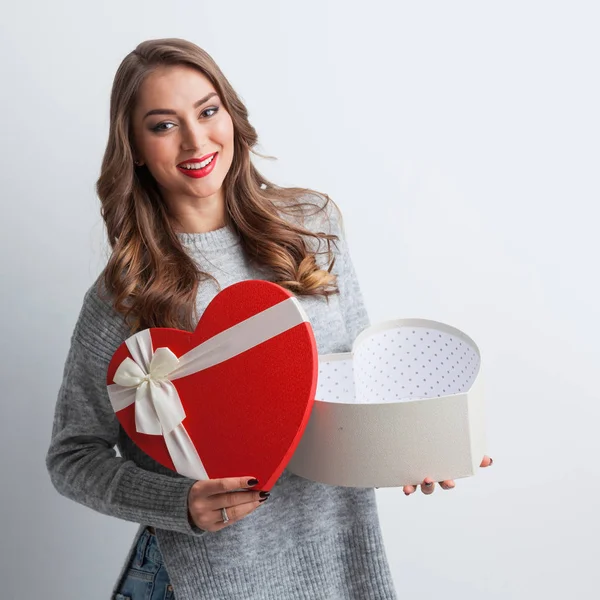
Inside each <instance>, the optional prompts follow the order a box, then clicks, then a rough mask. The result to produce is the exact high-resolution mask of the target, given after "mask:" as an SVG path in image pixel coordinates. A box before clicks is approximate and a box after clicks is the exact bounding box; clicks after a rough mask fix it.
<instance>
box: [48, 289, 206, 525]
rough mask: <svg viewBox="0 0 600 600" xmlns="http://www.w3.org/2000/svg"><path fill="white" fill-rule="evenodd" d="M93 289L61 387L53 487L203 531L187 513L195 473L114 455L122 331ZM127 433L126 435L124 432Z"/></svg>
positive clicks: (139, 516) (147, 520) (103, 507)
mask: <svg viewBox="0 0 600 600" xmlns="http://www.w3.org/2000/svg"><path fill="white" fill-rule="evenodd" d="M93 290H94V288H92V290H90V291H89V292H88V293H87V294H86V298H85V300H84V304H83V307H82V310H81V313H80V315H79V319H78V321H77V324H76V326H75V330H74V332H73V335H72V338H71V346H70V349H69V353H68V356H67V359H66V363H65V368H64V373H63V380H62V384H61V387H60V390H59V393H58V399H57V402H56V408H55V413H54V422H53V427H52V436H51V442H50V447H49V449H48V452H47V455H46V466H47V469H48V472H49V474H50V479H51V481H52V484H53V485H54V487H55V488H56V490H57V491H58V492H59V493H60V494H62V495H63V496H66V497H67V498H70V499H71V500H74V501H75V502H78V503H80V504H83V505H85V506H88V507H90V508H92V509H94V510H96V511H98V512H101V513H103V514H106V515H110V516H113V517H117V518H120V519H124V520H126V521H133V522H137V523H141V524H144V525H151V526H154V527H157V528H162V529H170V530H174V531H178V532H182V533H187V534H190V535H202V534H204V533H205V532H204V531H203V530H201V529H198V528H197V527H195V526H194V525H193V524H191V523H190V522H189V520H188V505H187V502H188V493H189V490H190V488H191V486H192V485H193V484H194V480H193V479H189V478H187V477H182V476H180V475H178V474H176V473H173V476H171V475H166V474H162V473H154V472H152V471H148V470H146V469H143V468H141V467H139V466H138V465H137V464H136V463H134V462H133V461H132V460H126V459H124V458H122V457H120V456H117V453H116V451H115V446H116V444H117V441H118V438H119V435H120V434H122V431H120V424H119V422H118V420H117V417H116V415H115V413H114V411H113V409H112V406H111V404H110V400H109V397H108V391H107V388H106V371H107V368H108V364H109V362H110V360H111V358H112V354H113V353H114V351H115V350H116V348H118V346H119V345H120V343H121V342H122V341H123V340H124V339H125V337H126V335H125V337H123V336H122V335H121V336H119V333H120V332H119V326H118V324H116V323H118V321H116V319H115V317H114V315H111V314H110V311H111V310H112V307H109V306H107V305H106V304H104V303H103V302H102V301H100V300H99V299H98V298H97V297H96V295H95V293H94V291H93ZM123 435H124V434H123Z"/></svg>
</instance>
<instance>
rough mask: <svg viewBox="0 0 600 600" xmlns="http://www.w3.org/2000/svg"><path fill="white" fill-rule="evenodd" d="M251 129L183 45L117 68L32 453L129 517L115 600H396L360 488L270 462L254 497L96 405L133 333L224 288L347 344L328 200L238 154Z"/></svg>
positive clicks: (87, 497) (347, 268) (323, 348)
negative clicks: (94, 196) (278, 300)
mask: <svg viewBox="0 0 600 600" xmlns="http://www.w3.org/2000/svg"><path fill="white" fill-rule="evenodd" d="M257 139H258V138H257V135H256V131H255V130H254V128H253V127H252V125H251V124H250V122H249V121H248V113H247V110H246V107H245V106H244V104H243V103H242V102H241V100H240V98H239V97H238V95H237V94H236V93H235V91H234V90H233V88H232V87H231V85H230V84H229V82H228V81H227V79H226V78H225V76H224V75H223V74H222V72H221V71H220V69H219V68H218V67H217V65H216V64H215V63H214V61H213V60H212V58H211V57H210V56H209V55H208V54H207V53H206V52H205V51H204V50H202V49H201V48H198V47H197V46H195V45H194V44H192V43H190V42H187V41H185V40H179V39H164V40H149V41H146V42H143V43H141V44H140V45H139V46H138V47H137V48H136V49H135V50H134V51H133V52H131V53H130V54H129V55H127V56H126V57H125V59H124V60H123V62H122V63H121V65H120V66H119V68H118V70H117V73H116V76H115V80H114V84H113V89H112V94H111V105H110V130H109V135H108V142H107V147H106V152H105V155H104V159H103V163H102V169H101V174H100V177H99V179H98V182H97V191H98V195H99V198H100V201H101V203H102V216H103V218H104V221H105V224H106V229H107V233H108V239H109V241H110V244H111V247H112V253H111V256H110V258H109V260H108V264H107V265H106V267H105V269H104V270H103V272H102V274H101V275H100V277H99V278H98V281H97V283H96V284H95V285H94V286H92V287H91V288H90V290H89V291H88V293H87V294H86V297H85V299H84V302H83V307H82V309H81V313H80V315H79V319H78V321H77V324H76V326H75V331H74V333H73V336H72V339H71V348H70V351H69V355H68V357H67V363H66V368H65V370H64V375H63V377H64V378H63V383H62V386H61V389H60V393H59V397H58V400H57V404H56V410H55V419H54V427H53V432H52V441H51V444H50V448H49V450H48V454H47V459H46V460H47V466H48V471H49V473H50V476H51V479H52V482H53V484H54V486H55V487H56V489H57V490H58V491H59V492H60V493H61V494H64V495H65V496H68V497H69V498H72V499H73V500H75V501H76V502H79V503H82V504H84V505H86V506H89V507H90V508H92V509H94V510H97V511H99V512H102V513H104V514H108V515H111V516H114V517H117V518H120V519H124V520H128V521H133V522H136V523H139V524H140V529H139V531H138V535H137V536H136V539H135V541H134V543H133V544H132V548H131V551H130V553H129V555H128V557H127V559H126V561H125V563H124V565H123V570H122V573H121V575H120V576H119V577H118V578H117V581H116V584H115V587H114V590H113V596H112V597H113V598H119V599H126V600H138V599H140V600H141V599H145V600H156V599H158V598H160V599H161V600H162V599H164V598H173V597H175V598H177V600H201V599H207V600H208V599H210V600H228V599H230V598H244V599H246V600H267V599H269V600H271V599H275V598H277V599H285V600H301V599H302V600H326V599H332V598H336V599H337V598H339V599H342V598H344V599H356V600H367V599H370V600H391V599H393V598H395V597H396V596H395V592H394V588H393V585H392V580H391V576H390V572H389V568H388V564H387V559H386V555H385V551H384V546H383V541H382V537H381V532H380V529H379V520H378V514H377V506H376V502H375V494H374V490H373V489H357V488H343V487H334V486H325V485H323V484H320V483H316V482H313V481H309V480H307V479H303V478H301V477H297V476H295V475H293V474H292V473H291V472H289V471H287V470H286V471H284V472H283V474H282V475H281V477H280V478H279V479H278V481H277V482H276V484H275V485H274V486H273V487H272V488H271V494H272V495H273V500H271V501H270V502H268V501H267V500H268V499H269V497H270V493H269V492H267V491H264V490H261V485H265V487H266V483H267V482H260V481H258V480H257V479H256V474H253V473H237V474H236V475H239V476H236V477H230V478H226V479H209V480H201V481H195V480H194V479H190V478H188V477H184V476H181V475H179V474H177V473H175V472H174V471H171V470H169V469H167V468H165V467H163V466H161V465H160V464H158V463H157V462H155V461H154V460H152V459H151V458H150V457H149V456H147V455H146V454H144V452H142V451H141V450H140V449H139V448H138V447H137V446H136V445H135V444H134V443H133V442H132V440H131V439H130V438H129V437H128V436H127V435H126V434H125V433H124V431H123V429H122V428H121V427H120V425H119V422H118V420H117V418H116V416H115V413H114V411H113V409H112V406H111V404H110V400H109V398H108V393H107V381H106V378H107V369H108V365H109V363H110V361H111V358H112V356H113V354H114V352H115V350H116V349H117V348H118V347H119V346H120V345H121V344H122V342H123V341H124V340H126V339H127V338H129V337H130V336H131V334H132V333H133V332H135V331H138V330H140V329H146V328H149V327H173V328H177V329H182V330H186V331H192V330H193V329H194V328H195V326H196V324H197V323H198V319H199V317H200V315H201V314H202V312H203V311H204V309H205V308H206V306H207V305H208V304H209V302H210V301H211V300H212V299H213V298H214V297H215V295H216V294H217V293H218V291H219V289H220V288H224V287H227V286H230V285H232V284H234V283H236V282H238V281H242V280H248V279H265V280H268V281H271V282H274V283H277V284H279V285H280V286H282V287H285V288H287V289H288V290H290V291H291V292H293V294H294V295H295V296H296V298H297V301H298V302H299V304H301V306H302V308H303V310H304V311H305V313H306V315H307V318H308V319H309V321H310V324H311V326H312V330H313V332H314V338H315V340H316V344H317V351H318V352H319V353H321V354H328V353H334V352H345V351H348V350H349V349H350V347H351V345H352V342H353V340H354V338H355V337H356V335H357V334H358V333H359V332H360V331H361V330H362V329H364V328H365V327H366V326H367V325H368V324H369V318H368V315H367V312H366V309H365V306H364V303H363V299H362V294H361V291H360V286H359V284H358V281H357V278H356V274H355V272H354V268H353V266H352V261H351V259H350V254H349V251H348V248H347V245H346V241H345V238H344V235H343V228H342V224H341V215H340V214H339V211H338V210H337V207H335V205H334V204H333V202H331V201H330V200H329V198H328V197H327V195H326V194H319V193H317V192H314V191H312V190H309V189H307V188H301V187H293V188H286V187H280V186H277V185H275V184H274V183H272V182H270V181H268V180H267V179H265V178H264V177H263V176H262V175H261V174H260V173H259V172H258V171H257V169H256V168H255V167H254V165H253V164H252V162H251V153H252V152H254V150H253V148H254V146H255V145H256V144H257ZM267 367H268V368H271V365H267V366H266V367H265V368H267ZM265 377H268V372H266V371H265ZM271 401H272V402H273V405H276V404H277V403H281V398H272V399H271ZM225 425H226V424H225ZM223 443H224V444H225V443H226V441H225V440H224V442H223ZM115 446H116V447H118V449H119V450H120V456H117V455H116V453H115V450H114V448H115ZM240 490H242V491H240Z"/></svg>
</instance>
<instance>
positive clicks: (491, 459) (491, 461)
mask: <svg viewBox="0 0 600 600" xmlns="http://www.w3.org/2000/svg"><path fill="white" fill-rule="evenodd" d="M493 464H494V459H493V458H492V457H490V467H491V466H492V465H493Z"/></svg>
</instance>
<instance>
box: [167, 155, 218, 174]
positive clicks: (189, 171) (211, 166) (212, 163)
mask: <svg viewBox="0 0 600 600" xmlns="http://www.w3.org/2000/svg"><path fill="white" fill-rule="evenodd" d="M217 154H219V153H218V152H213V153H212V154H207V155H206V156H203V157H202V158H190V159H188V160H184V161H183V162H181V163H179V164H178V165H177V169H179V171H180V172H181V173H183V174H184V175H187V176H188V177H192V178H194V179H200V178H201V177H206V176H207V175H209V174H210V172H211V171H212V170H213V169H214V168H215V164H216V162H217ZM211 156H212V157H213V159H212V160H211V161H210V163H208V164H207V165H206V166H205V167H202V169H186V168H185V167H182V166H181V165H185V164H194V163H201V162H204V161H205V160H208V159H209V158H210V157H211Z"/></svg>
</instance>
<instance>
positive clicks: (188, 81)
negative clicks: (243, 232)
mask: <svg viewBox="0 0 600 600" xmlns="http://www.w3.org/2000/svg"><path fill="white" fill-rule="evenodd" d="M132 118H133V137H134V144H135V150H134V154H135V158H136V159H137V160H138V161H139V162H141V163H142V164H145V165H146V167H147V168H148V170H149V171H150V173H151V174H152V176H153V177H154V178H155V179H156V181H157V183H158V186H159V188H160V190H161V193H162V195H163V198H164V199H165V201H166V202H167V204H168V205H169V206H170V207H171V208H172V209H173V210H174V212H175V213H178V212H180V210H181V209H183V210H185V207H192V206H195V205H197V204H198V200H199V199H206V200H207V201H208V204H209V205H211V206H214V207H217V206H221V205H222V203H223V200H224V196H223V190H222V185H223V180H224V179H225V176H226V175H227V172H228V170H229V168H230V166H231V162H232V160H233V122H232V120H231V117H230V116H229V113H228V112H227V111H226V110H225V107H224V106H223V104H222V102H221V99H220V98H219V96H218V95H217V92H216V90H215V88H214V87H213V85H212V84H211V83H210V81H209V80H208V79H207V78H206V77H205V76H204V75H203V74H202V73H200V72H199V71H197V70H196V69H194V68H192V67H187V66H183V65H181V66H180V65H177V66H167V67H159V68H158V69H157V70H156V71H154V72H153V73H151V74H150V75H149V76H148V77H147V78H146V79H145V81H144V83H143V84H142V86H141V88H140V90H139V94H138V98H137V104H136V107H135V109H134V112H133V117H132ZM211 157H212V161H211V162H210V163H209V164H206V166H205V163H206V162H207V161H208V160H210V159H211ZM198 159H202V162H199V161H198ZM194 161H195V162H194ZM199 166H200V167H202V168H200V169H198V167H199ZM189 167H194V168H193V169H190V168H189ZM204 204H206V203H204Z"/></svg>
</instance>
